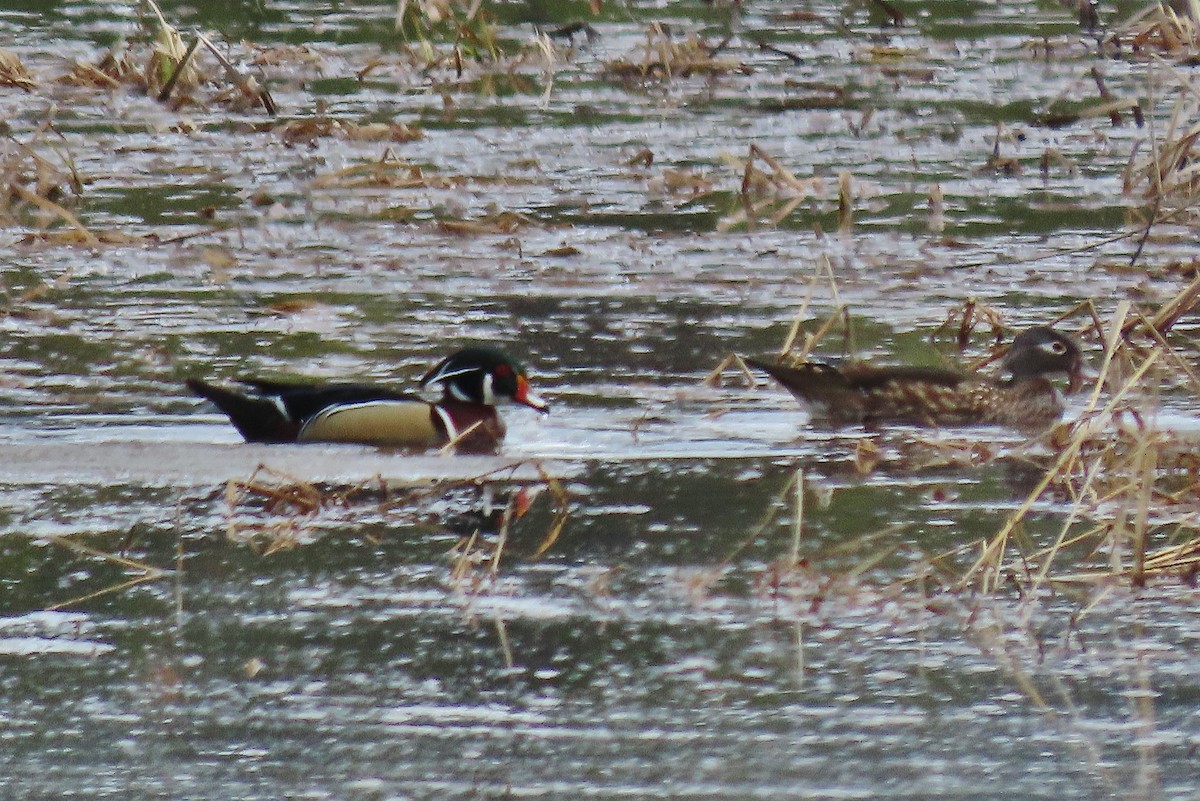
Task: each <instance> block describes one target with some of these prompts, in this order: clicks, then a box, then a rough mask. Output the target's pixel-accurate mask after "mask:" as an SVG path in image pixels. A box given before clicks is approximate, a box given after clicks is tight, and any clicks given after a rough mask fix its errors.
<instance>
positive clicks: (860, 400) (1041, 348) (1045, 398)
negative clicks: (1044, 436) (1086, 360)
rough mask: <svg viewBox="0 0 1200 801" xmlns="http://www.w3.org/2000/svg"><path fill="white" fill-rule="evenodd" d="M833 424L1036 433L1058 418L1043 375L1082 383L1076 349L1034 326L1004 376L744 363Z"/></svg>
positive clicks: (1058, 404)
mask: <svg viewBox="0 0 1200 801" xmlns="http://www.w3.org/2000/svg"><path fill="white" fill-rule="evenodd" d="M746 363H747V364H750V365H753V366H754V367H757V368H759V369H761V370H763V371H765V372H766V373H767V374H768V375H770V376H771V377H772V378H774V379H775V380H776V381H778V382H779V383H780V384H783V386H784V387H786V388H787V389H788V390H790V391H791V393H792V394H793V395H795V396H796V397H797V398H798V399H800V400H802V401H806V402H807V403H809V404H810V405H811V406H812V407H813V411H814V416H815V417H819V418H821V419H824V420H826V421H828V422H830V423H832V424H834V425H853V424H861V425H864V426H867V427H875V426H877V425H879V424H880V423H910V424H915V425H923V426H937V425H971V424H988V423H991V424H999V425H1006V426H1011V427H1014V428H1020V429H1025V430H1032V429H1038V430H1040V429H1043V428H1046V427H1047V426H1049V425H1050V424H1051V423H1053V422H1054V421H1056V420H1057V419H1058V418H1059V416H1060V415H1061V414H1062V410H1063V401H1062V396H1061V394H1060V393H1059V392H1058V390H1057V389H1055V387H1054V385H1053V384H1051V383H1050V381H1049V379H1047V378H1046V376H1047V375H1050V374H1054V373H1064V374H1066V375H1067V376H1068V379H1069V382H1070V387H1071V389H1076V388H1078V386H1079V385H1080V384H1081V383H1082V379H1083V359H1082V357H1081V355H1080V351H1079V346H1078V345H1076V344H1075V341H1074V340H1073V339H1071V338H1070V337H1069V336H1067V335H1065V334H1061V333H1059V332H1057V331H1055V330H1054V329H1052V328H1047V327H1045V326H1038V327H1036V328H1030V329H1029V330H1027V331H1024V332H1022V333H1021V334H1019V335H1018V336H1017V337H1016V338H1015V339H1014V340H1013V342H1012V345H1011V346H1009V349H1008V351H1007V353H1005V355H1004V358H1003V360H1002V361H1001V366H1002V368H1003V371H1004V372H1006V373H1008V374H1009V378H1007V379H998V378H989V377H985V376H978V375H969V374H963V373H959V372H955V371H954V370H943V369H938V368H936V367H875V366H871V365H869V364H864V363H861V362H858V363H848V364H843V365H833V364H828V363H825V362H818V361H808V362H801V363H799V364H794V365H787V364H782V363H781V364H767V363H765V362H761V361H757V360H755V359H746Z"/></svg>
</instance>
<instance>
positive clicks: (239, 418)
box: [184, 378, 299, 442]
mask: <svg viewBox="0 0 1200 801" xmlns="http://www.w3.org/2000/svg"><path fill="white" fill-rule="evenodd" d="M184 383H185V384H186V385H187V388H188V389H190V390H191V391H192V392H194V393H195V394H197V395H199V396H200V397H202V398H204V399H205V400H208V401H212V403H214V404H216V407H217V408H218V409H220V410H221V411H222V412H224V413H225V414H226V415H228V416H229V420H230V422H231V423H233V427H234V428H236V429H237V430H238V433H239V434H241V435H242V437H243V439H245V440H246V442H294V441H295V440H296V436H297V435H298V434H299V426H298V425H297V424H296V421H295V420H293V419H292V418H291V416H290V415H288V413H287V412H286V410H285V409H284V407H283V404H282V403H280V402H278V399H277V398H273V397H264V396H254V395H246V394H243V393H241V392H235V391H233V390H231V389H225V388H224V387H218V386H214V385H212V384H209V383H207V382H204V381H201V380H200V379H198V378H189V379H187V381H185V382H184Z"/></svg>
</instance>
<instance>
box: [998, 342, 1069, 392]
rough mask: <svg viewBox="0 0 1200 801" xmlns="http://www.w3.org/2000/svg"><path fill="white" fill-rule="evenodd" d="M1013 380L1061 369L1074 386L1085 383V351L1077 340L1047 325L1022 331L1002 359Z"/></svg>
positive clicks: (1022, 379)
mask: <svg viewBox="0 0 1200 801" xmlns="http://www.w3.org/2000/svg"><path fill="white" fill-rule="evenodd" d="M1001 365H1002V366H1003V367H1004V369H1005V370H1006V371H1007V372H1008V373H1009V374H1011V375H1012V378H1013V381H1026V380H1029V379H1031V378H1041V377H1043V376H1047V375H1053V374H1056V373H1062V374H1064V375H1066V376H1067V379H1068V382H1069V386H1070V389H1071V390H1076V389H1078V388H1079V387H1080V386H1082V384H1083V355H1082V353H1081V352H1080V350H1079V345H1078V344H1076V342H1075V340H1074V339H1072V338H1071V337H1069V336H1067V335H1066V334H1063V333H1060V332H1058V331H1055V330H1054V329H1053V328H1049V327H1047V326H1036V327H1034V328H1030V329H1028V330H1026V331H1022V332H1021V333H1020V334H1018V335H1017V336H1016V338H1015V339H1013V341H1012V345H1010V346H1009V348H1008V352H1007V353H1005V354H1004V360H1003V361H1002V362H1001Z"/></svg>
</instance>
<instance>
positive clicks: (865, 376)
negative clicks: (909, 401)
mask: <svg viewBox="0 0 1200 801" xmlns="http://www.w3.org/2000/svg"><path fill="white" fill-rule="evenodd" d="M838 372H839V373H840V374H841V375H842V377H843V378H845V379H846V382H847V384H849V385H850V386H851V387H853V388H854V389H861V390H872V389H878V388H879V387H881V386H883V385H884V384H890V383H896V384H931V385H934V386H940V387H957V386H958V385H959V384H961V383H962V382H963V381H965V380H967V379H968V376H966V375H963V374H962V373H959V372H956V371H954V370H944V369H941V368H938V367H875V366H872V365H869V364H863V363H861V362H860V363H854V364H847V365H845V366H844V367H842V368H841V369H839V370H838Z"/></svg>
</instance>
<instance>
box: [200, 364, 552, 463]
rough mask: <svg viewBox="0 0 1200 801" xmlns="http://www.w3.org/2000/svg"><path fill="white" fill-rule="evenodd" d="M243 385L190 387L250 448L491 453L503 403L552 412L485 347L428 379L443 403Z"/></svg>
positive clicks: (346, 389)
mask: <svg viewBox="0 0 1200 801" xmlns="http://www.w3.org/2000/svg"><path fill="white" fill-rule="evenodd" d="M240 383H242V384H245V385H246V386H248V387H250V388H251V391H250V392H238V391H235V390H231V389H225V388H223V387H217V386H213V385H212V384H208V383H205V382H203V381H199V380H197V379H194V378H193V379H189V380H188V381H187V386H188V388H189V389H191V390H192V392H195V393H196V394H197V395H199V396H201V397H203V398H207V399H208V400H210V401H212V402H213V403H215V404H216V405H217V407H218V408H219V409H220V410H221V411H222V412H224V413H225V414H227V415H229V419H230V421H231V422H232V423H233V425H234V427H235V428H237V430H238V432H239V433H240V434H241V435H242V436H243V437H244V438H245V440H246V441H247V442H354V443H360V444H364V445H386V446H393V447H405V448H432V447H438V446H441V445H445V444H447V443H450V442H455V443H456V444H457V445H458V446H459V447H461V448H463V449H466V450H476V451H479V450H493V449H495V447H496V446H497V445H498V444H499V442H500V440H502V439H503V438H504V422H503V421H502V420H501V419H500V415H498V414H497V413H496V406H495V403H496V400H497V398H509V399H511V400H513V401H515V402H517V403H523V404H525V405H526V406H529V407H530V408H533V409H536V410H537V411H539V412H543V413H545V412H549V411H550V408H549V406H547V405H546V402H545V401H543V400H542V399H541V398H539V397H538V396H537V395H535V394H534V393H533V391H532V390H531V389H530V388H529V379H528V378H527V377H526V375H525V371H524V369H522V367H521V366H520V365H519V364H517V363H516V362H515V361H513V360H512V359H510V358H509V357H507V356H505V355H504V354H502V353H500V352H498V351H495V350H492V349H491V348H484V347H471V348H465V349H464V350H460V351H458V352H457V353H455V354H454V355H452V356H448V357H447V358H445V359H443V360H442V361H441V362H439V363H438V364H437V365H436V366H435V367H434V368H433V369H432V370H430V371H429V372H428V373H426V374H425V377H424V378H422V379H421V383H420V386H421V387H422V388H425V387H439V386H440V387H441V389H442V399H441V400H440V401H438V402H437V403H430V402H428V401H426V400H424V399H423V398H420V397H417V396H415V395H409V394H406V393H403V392H396V391H394V390H391V389H387V388H385V387H379V386H372V385H370V384H312V383H289V382H283V381H262V380H258V379H247V380H243V381H241V382H240Z"/></svg>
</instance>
